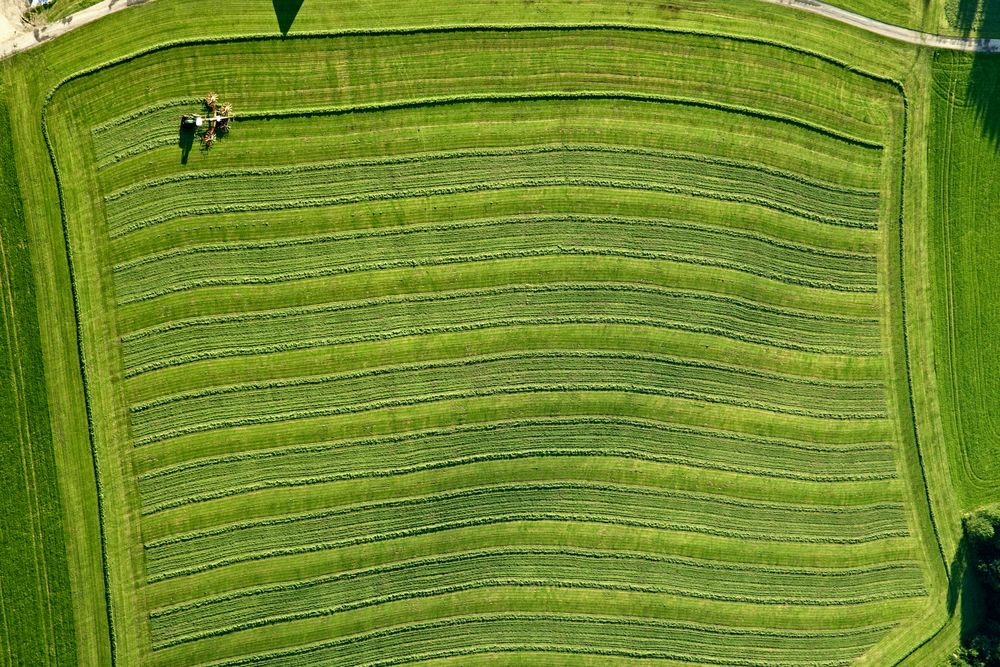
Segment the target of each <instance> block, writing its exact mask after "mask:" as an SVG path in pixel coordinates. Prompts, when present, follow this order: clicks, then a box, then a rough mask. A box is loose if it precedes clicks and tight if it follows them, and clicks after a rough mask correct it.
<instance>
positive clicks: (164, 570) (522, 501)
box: [145, 481, 909, 582]
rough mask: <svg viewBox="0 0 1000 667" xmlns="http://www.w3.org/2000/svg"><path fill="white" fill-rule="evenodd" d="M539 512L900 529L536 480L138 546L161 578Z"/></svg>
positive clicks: (729, 531) (866, 537) (857, 537)
mask: <svg viewBox="0 0 1000 667" xmlns="http://www.w3.org/2000/svg"><path fill="white" fill-rule="evenodd" d="M539 508H545V510H544V511H539ZM442 517H448V520H447V521H442ZM545 520H553V521H582V522H597V523H607V524H610V525H630V526H642V527H648V528H657V529H661V530H672V531H681V532H694V533H704V534H706V535H716V536H720V537H729V538H734V539H755V540H764V541H772V542H800V543H816V544H843V545H850V544H863V543H866V542H872V541H877V540H882V539H888V538H892V537H902V536H906V535H908V534H909V531H908V530H907V527H906V517H905V514H904V513H903V506H902V505H901V504H899V503H891V502H883V503H873V504H869V505H860V506H847V507H844V506H826V507H824V506H817V505H803V504H794V505H789V504H778V503H770V502H765V501H751V500H745V499H739V498H730V497H723V496H717V495H711V494H705V493H694V492H677V491H670V490H663V489H652V488H648V487H637V486H625V485H617V484H597V483H582V482H558V481H557V482H535V483H524V484H501V485H494V486H486V487H473V488H467V489H459V490H454V491H448V492H444V493H436V494H432V495H429V496H416V497H408V498H397V499H391V500H386V501H378V502H373V503H369V504H360V505H347V506H343V507H335V508H332V509H326V510H322V511H318V512H312V513H307V514H300V515H293V516H280V517H271V518H265V519H256V520H252V521H244V522H241V523H234V524H228V525H225V526H218V527H214V528H208V529H204V530H199V531H195V532H190V533H181V534H177V535H173V536H169V537H165V538H161V539H158V540H155V541H151V542H148V543H147V544H146V545H145V546H146V567H147V578H148V580H149V581H150V582H154V581H161V580H164V579H169V578H173V577H179V576H185V575H190V574H194V573H197V572H203V571H207V570H211V569H216V568H220V567H223V566H226V565H232V564H235V563H240V562H246V561H253V560H262V559H266V558H272V557H275V556H279V555H289V554H295V553H299V554H302V553H310V552H315V551H322V550H327V549H336V548H341V547H344V546H349V545H351V544H367V543H371V542H376V541H384V540H390V539H398V538H400V537H405V536H411V535H418V534H426V533H428V532H438V531H443V530H453V529H456V528H461V527H465V526H475V525H489V524H497V523H504V522H512V521H545ZM401 523H402V525H401ZM775 525H780V526H782V532H781V533H776V532H775V531H774V530H773V526H775Z"/></svg>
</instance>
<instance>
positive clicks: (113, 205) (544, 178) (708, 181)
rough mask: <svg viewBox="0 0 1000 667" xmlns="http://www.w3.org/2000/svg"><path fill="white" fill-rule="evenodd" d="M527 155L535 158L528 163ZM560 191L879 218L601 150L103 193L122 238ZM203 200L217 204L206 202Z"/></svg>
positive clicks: (452, 159) (249, 175) (840, 193)
mask: <svg viewBox="0 0 1000 667" xmlns="http://www.w3.org/2000/svg"><path fill="white" fill-rule="evenodd" d="M527 155H530V156H531V159H530V160H526V159H524V158H525V156H527ZM640 158H641V159H640ZM286 172H287V173H286ZM191 176H197V178H194V179H192V178H191ZM498 176H499V177H500V178H502V180H498ZM387 185H388V186H389V187H386V186H387ZM555 185H591V186H597V187H610V188H621V189H632V190H649V191H653V192H673V193H684V194H690V195H693V196H698V197H704V198H708V199H714V200H718V201H723V202H727V201H734V202H747V203H753V204H756V205H759V206H763V207H765V208H772V209H774V210H777V211H781V212H785V213H790V214H793V215H798V216H801V217H803V218H807V219H810V220H814V221H818V222H824V223H827V224H832V225H840V226H846V227H859V228H875V227H876V225H877V218H878V195H877V193H875V192H870V191H869V192H862V191H858V192H849V191H846V190H844V189H840V188H837V189H833V188H831V187H829V186H827V187H823V186H820V185H818V184H811V183H807V182H805V181H804V179H792V178H790V177H789V176H785V175H779V174H776V173H768V172H766V171H763V170H762V169H761V168H760V167H759V166H753V165H750V164H746V165H737V164H732V163H728V164H727V163H722V162H718V161H711V162H709V161H707V160H696V159H691V158H688V157H682V156H672V155H668V154H664V155H652V154H648V153H647V154H636V153H635V152H633V151H628V152H626V151H625V150H624V149H616V150H611V151H609V150H605V149H602V148H599V147H594V146H581V147H577V148H575V149H574V148H572V147H570V146H552V147H548V146H546V147H536V148H526V149H511V150H504V151H499V150H494V151H472V152H468V154H461V153H460V154H457V155H433V156H425V157H420V158H417V157H411V158H390V159H385V160H374V159H373V160H370V161H367V163H365V162H361V163H358V164H356V165H354V164H351V163H347V164H343V163H341V164H336V163H334V164H332V165H317V166H307V165H303V166H299V167H295V168H292V169H289V170H279V169H275V170H270V171H268V170H233V171H231V172H219V171H213V172H204V173H200V174H199V173H193V174H191V175H189V176H185V177H184V178H183V179H178V180H169V181H166V182H159V183H158V182H156V181H153V182H151V183H148V184H147V183H143V184H138V185H136V186H134V187H133V188H130V189H129V190H125V191H120V192H117V193H113V194H111V195H108V196H107V197H106V202H105V207H106V210H107V213H106V216H107V221H108V227H109V230H110V234H111V237H112V238H116V237H121V236H124V235H126V234H129V233H131V232H134V231H137V230H139V229H142V228H144V227H148V226H152V225H156V224H161V223H164V222H167V221H169V220H171V219H173V218H177V217H180V216H183V215H191V214H196V213H211V212H219V213H222V212H227V211H251V210H258V211H271V210H281V209H288V208H311V207H316V206H328V205H331V204H336V203H346V202H356V201H370V200H377V199H398V198H405V197H413V196H421V195H426V194H428V193H432V192H433V193H442V194H444V193H448V192H460V191H465V192H476V191H490V190H500V189H506V188H511V187H521V188H524V187H527V188H531V187H539V186H555ZM205 201H210V202H211V204H210V205H206V204H204V203H201V202H205Z"/></svg>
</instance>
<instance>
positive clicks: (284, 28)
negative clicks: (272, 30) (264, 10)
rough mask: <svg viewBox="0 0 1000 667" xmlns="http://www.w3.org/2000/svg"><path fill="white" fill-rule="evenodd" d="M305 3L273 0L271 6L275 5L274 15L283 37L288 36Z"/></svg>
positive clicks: (298, 0)
mask: <svg viewBox="0 0 1000 667" xmlns="http://www.w3.org/2000/svg"><path fill="white" fill-rule="evenodd" d="M303 2H304V0H271V4H272V5H274V15H275V17H277V19H278V29H279V30H280V31H281V34H282V35H287V34H288V31H289V30H290V29H291V27H292V23H294V22H295V17H296V16H297V15H298V13H299V8H300V7H302V3H303Z"/></svg>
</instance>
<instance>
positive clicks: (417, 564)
mask: <svg viewBox="0 0 1000 667" xmlns="http://www.w3.org/2000/svg"><path fill="white" fill-rule="evenodd" d="M497 573H503V575H502V577H500V578H497ZM635 582H641V583H640V584H636V583H635ZM706 583H707V585H706ZM496 586H523V587H540V588H541V587H572V588H584V589H591V590H625V591H639V592H646V593H656V594H662V595H670V596H681V597H690V598H694V599H705V600H716V601H726V602H741V603H750V604H762V605H797V606H805V607H809V606H849V605H860V604H867V603H871V602H875V601H880V600H891V599H900V598H907V597H916V596H920V595H923V594H924V593H925V590H924V588H923V583H922V575H921V572H920V568H919V564H918V563H915V562H909V563H886V564H883V565H877V566H872V567H859V568H848V569H842V570H816V569H809V568H802V569H790V568H779V567H754V566H746V565H741V564H732V563H721V562H714V561H705V560H698V559H691V558H678V557H670V556H662V555H658V554H647V553H635V552H616V551H595V550H585V549H553V548H502V549H489V550H480V551H472V552H463V553H451V554H445V555H442V556H435V557H431V558H421V559H415V560H411V561H405V562H399V563H391V564H387V565H382V566H377V567H371V568H365V569H362V570H355V571H350V572H342V573H338V574H333V575H327V576H324V577H318V578H315V579H310V580H301V581H292V582H286V583H282V584H275V585H268V586H258V587H252V588H245V589H241V590H238V591H232V592H228V593H224V594H219V595H214V596H210V597H206V598H200V599H197V600H192V601H189V602H185V603H181V604H176V605H172V606H170V607H166V608H160V609H154V610H152V611H151V612H150V619H151V629H152V632H153V636H154V647H155V648H166V647H169V646H174V645H177V644H182V643H187V642H191V641H197V640H200V639H204V638H207V637H214V636H220V635H224V634H230V633H232V632H238V631H242V630H247V629H251V628H255V627H263V626H265V625H273V624H277V623H287V622H291V621H296V620H301V619H305V618H316V617H319V616H327V615H331V614H335V613H338V612H340V611H347V610H349V609H363V608H366V607H369V606H375V605H379V604H385V603H387V602H396V601H400V600H407V599H411V600H412V599H419V598H423V597H431V596H435V595H444V594H449V593H454V592H460V591H469V590H477V589H480V588H487V587H496ZM817 589H819V590H830V591H831V592H834V590H835V595H836V596H835V597H829V598H824V597H816V592H817ZM359 591H364V592H366V593H369V592H370V593H369V594H375V595H374V596H373V597H370V598H359V595H358V594H359ZM251 610H252V611H251ZM206 625H208V626H210V627H211V629H210V630H204V629H202V628H204V627H205V626H206Z"/></svg>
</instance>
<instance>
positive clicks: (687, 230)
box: [114, 215, 876, 304]
mask: <svg viewBox="0 0 1000 667" xmlns="http://www.w3.org/2000/svg"><path fill="white" fill-rule="evenodd" d="M491 248H503V249H504V252H505V253H514V252H516V251H518V250H521V251H522V252H527V251H535V252H537V251H539V250H542V249H545V248H549V249H555V248H559V249H563V250H569V249H573V248H578V249H580V250H583V249H588V250H589V251H590V252H597V251H598V249H605V250H606V251H608V252H611V251H617V252H619V253H620V252H631V253H641V256H642V257H657V258H661V259H665V260H669V261H675V262H684V263H690V264H695V265H709V266H719V267H723V268H729V269H733V270H738V271H745V272H747V273H750V274H752V275H757V276H760V277H764V278H769V279H771V280H775V281H778V282H790V283H793V284H798V285H805V286H808V287H815V288H822V289H831V290H837V291H847V292H874V291H875V290H876V273H875V256H874V255H869V254H863V253H856V252H845V251H842V250H828V249H823V248H816V247H810V246H804V245H801V244H797V243H789V242H787V241H782V240H779V239H775V238H772V237H767V236H764V235H761V234H757V233H753V232H744V231H737V230H731V229H726V228H721V227H710V226H706V225H693V224H690V223H680V222H673V221H670V220H657V219H636V218H613V217H608V218H603V219H600V218H596V217H590V216H579V215H564V216H555V215H534V216H521V217H519V218H501V219H495V220H471V221H461V222H454V223H449V224H438V225H429V226H422V225H421V226H406V227H401V228H379V229H376V230H368V231H356V232H348V233H341V234H334V235H326V236H320V237H306V238H289V239H282V240H269V241H260V242H245V241H237V242H233V243H227V244H211V245H199V246H187V247H182V248H176V249H174V250H171V251H167V252H161V253H158V254H156V255H152V256H149V255H147V256H144V257H141V258H136V259H133V260H131V261H129V262H126V263H122V264H118V265H116V266H115V267H114V272H115V292H116V296H117V298H118V301H119V303H123V304H127V303H131V302H134V301H142V300H146V299H151V298H156V297H159V296H163V295H165V294H170V293H173V292H178V291H183V290H188V289H194V288H198V287H205V286H210V285H255V284H267V283H275V282H281V281H287V280H297V279H306V278H316V277H320V276H330V275H339V274H343V273H352V272H357V271H370V270H373V269H375V268H379V269H382V268H392V267H394V266H413V265H421V264H428V263H438V264H446V263H449V261H454V260H455V259H458V258H463V257H482V256H483V255H484V253H485V252H486V251H487V250H488V249H491ZM373 258H378V259H377V260H374V259H373Z"/></svg>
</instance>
